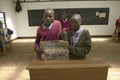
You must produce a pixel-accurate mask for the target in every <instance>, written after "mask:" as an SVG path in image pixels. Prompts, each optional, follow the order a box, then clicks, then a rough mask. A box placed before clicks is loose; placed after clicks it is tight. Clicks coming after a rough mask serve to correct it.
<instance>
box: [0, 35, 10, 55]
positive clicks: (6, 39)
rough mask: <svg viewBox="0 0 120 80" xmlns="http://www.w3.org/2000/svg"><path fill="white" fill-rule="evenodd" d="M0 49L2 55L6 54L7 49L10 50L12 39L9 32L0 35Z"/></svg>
mask: <svg viewBox="0 0 120 80" xmlns="http://www.w3.org/2000/svg"><path fill="white" fill-rule="evenodd" d="M0 42H1V49H2V51H3V55H5V54H6V52H7V50H8V49H10V50H12V40H11V36H10V35H9V34H6V35H0Z"/></svg>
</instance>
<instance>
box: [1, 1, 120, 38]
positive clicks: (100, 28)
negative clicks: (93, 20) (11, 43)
mask: <svg viewBox="0 0 120 80" xmlns="http://www.w3.org/2000/svg"><path fill="white" fill-rule="evenodd" d="M21 5H22V11H21V12H20V13H16V12H15V3H12V0H0V11H4V12H5V13H6V20H7V25H8V27H10V28H11V29H13V30H14V33H15V34H14V36H16V37H35V36H36V30H37V27H36V26H35V27H29V24H28V14H27V10H31V9H45V8H48V7H50V8H53V9H58V8H104V7H109V8H110V14H109V24H108V25H82V27H84V28H85V29H88V30H89V31H90V34H91V35H98V36H99V35H103V36H104V35H111V34H112V33H113V32H114V29H115V21H116V19H117V18H118V17H119V16H120V9H119V8H120V1H63V2H62V1H59V2H33V3H21Z"/></svg>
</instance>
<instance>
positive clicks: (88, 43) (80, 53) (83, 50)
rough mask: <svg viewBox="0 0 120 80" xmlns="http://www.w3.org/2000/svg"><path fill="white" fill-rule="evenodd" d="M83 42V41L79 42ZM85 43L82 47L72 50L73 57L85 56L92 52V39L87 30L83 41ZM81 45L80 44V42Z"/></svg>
mask: <svg viewBox="0 0 120 80" xmlns="http://www.w3.org/2000/svg"><path fill="white" fill-rule="evenodd" d="M79 41H81V40H79ZM82 42H83V43H81V45H78V46H75V47H72V48H71V51H70V53H72V55H73V56H77V57H80V56H85V55H86V54H88V53H89V52H90V50H91V37H90V34H89V32H88V31H87V30H86V32H85V34H84V38H83V40H82ZM78 43H79V42H78Z"/></svg>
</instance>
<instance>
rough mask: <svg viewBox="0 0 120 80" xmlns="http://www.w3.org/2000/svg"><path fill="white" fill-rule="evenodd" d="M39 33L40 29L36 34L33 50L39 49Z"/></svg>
mask: <svg viewBox="0 0 120 80" xmlns="http://www.w3.org/2000/svg"><path fill="white" fill-rule="evenodd" d="M39 31H40V27H39V28H38V29H37V34H36V39H35V44H34V48H37V47H40V45H39V43H40V39H41V37H40V34H39Z"/></svg>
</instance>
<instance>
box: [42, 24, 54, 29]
mask: <svg viewBox="0 0 120 80" xmlns="http://www.w3.org/2000/svg"><path fill="white" fill-rule="evenodd" d="M53 23H54V22H53ZM53 23H51V24H50V26H49V27H47V26H45V23H43V24H42V28H43V30H45V29H49V30H51V28H52V26H53Z"/></svg>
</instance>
